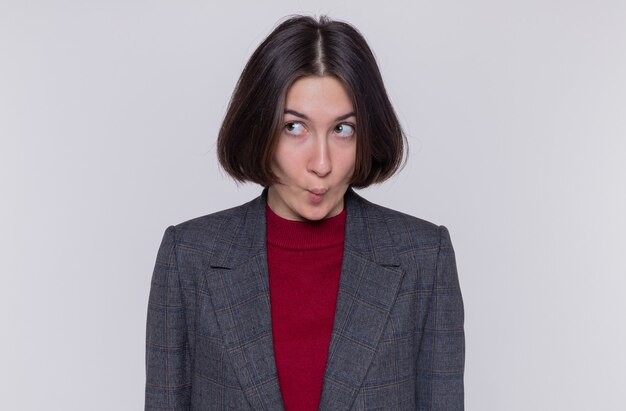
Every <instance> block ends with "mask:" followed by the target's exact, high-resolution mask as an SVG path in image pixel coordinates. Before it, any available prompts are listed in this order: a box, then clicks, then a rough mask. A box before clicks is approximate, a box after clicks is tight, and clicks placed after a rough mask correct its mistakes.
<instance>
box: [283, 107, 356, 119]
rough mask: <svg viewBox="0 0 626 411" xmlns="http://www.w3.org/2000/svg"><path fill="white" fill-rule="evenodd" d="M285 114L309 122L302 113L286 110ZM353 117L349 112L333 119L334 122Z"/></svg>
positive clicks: (352, 112)
mask: <svg viewBox="0 0 626 411" xmlns="http://www.w3.org/2000/svg"><path fill="white" fill-rule="evenodd" d="M285 114H292V115H294V116H296V117H300V118H302V119H304V120H309V118H308V117H307V116H306V115H304V114H302V113H298V112H297V111H296V110H291V109H286V110H285ZM354 115H355V114H354V111H351V112H349V113H346V114H342V115H340V116H339V117H337V118H336V119H335V121H341V120H345V119H347V118H349V117H352V116H354Z"/></svg>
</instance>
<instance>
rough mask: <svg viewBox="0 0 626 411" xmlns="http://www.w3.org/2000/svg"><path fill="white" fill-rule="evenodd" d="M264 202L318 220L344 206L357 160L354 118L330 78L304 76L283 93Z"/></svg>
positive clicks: (343, 93) (343, 94) (342, 92)
mask: <svg viewBox="0 0 626 411" xmlns="http://www.w3.org/2000/svg"><path fill="white" fill-rule="evenodd" d="M283 120H284V121H283V123H284V126H283V127H282V129H281V131H280V135H279V136H278V143H277V147H276V154H275V155H274V159H273V161H272V171H273V172H274V174H275V175H276V176H277V177H278V181H279V183H276V184H273V185H272V186H270V188H269V191H268V198H267V201H268V204H269V206H270V208H271V209H272V210H273V211H274V212H275V213H276V214H278V215H279V216H281V217H283V218H286V219H289V220H301V221H302V220H321V219H323V218H327V217H332V216H335V215H337V214H339V213H340V212H341V211H342V210H343V196H344V194H345V192H346V190H347V189H348V183H349V181H350V178H351V177H352V174H353V173H354V163H355V161H356V138H357V137H356V129H355V124H356V117H355V114H354V107H353V106H352V102H351V101H350V97H348V94H347V93H346V90H345V88H344V87H343V85H342V84H341V82H339V80H337V79H336V78H335V77H330V76H324V77H318V76H308V77H303V78H300V79H298V80H296V81H295V82H294V83H293V85H292V86H291V87H290V88H289V90H288V91H287V97H286V100H285V112H284V114H283Z"/></svg>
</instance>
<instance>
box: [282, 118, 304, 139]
mask: <svg viewBox="0 0 626 411" xmlns="http://www.w3.org/2000/svg"><path fill="white" fill-rule="evenodd" d="M285 131H286V132H287V134H291V135H292V136H299V135H302V134H303V133H304V125H302V123H298V122H295V121H294V122H290V123H287V124H285Z"/></svg>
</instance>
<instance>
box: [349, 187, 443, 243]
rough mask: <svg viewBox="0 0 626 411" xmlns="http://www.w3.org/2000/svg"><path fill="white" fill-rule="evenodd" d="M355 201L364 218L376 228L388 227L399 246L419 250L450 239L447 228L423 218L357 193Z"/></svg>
mask: <svg viewBox="0 0 626 411" xmlns="http://www.w3.org/2000/svg"><path fill="white" fill-rule="evenodd" d="M353 195H354V199H355V200H356V201H357V202H358V203H360V204H361V207H362V208H363V210H364V213H363V214H364V218H366V219H367V220H369V224H370V225H372V226H374V227H383V226H384V227H386V228H387V229H388V230H389V233H390V234H391V236H392V237H393V238H394V242H395V243H396V244H399V245H402V244H404V245H411V246H413V247H417V248H422V247H426V248H430V247H438V246H439V244H440V242H441V240H442V237H448V236H449V234H448V230H447V228H446V227H445V226H443V225H439V224H435V223H433V222H431V221H428V220H425V219H423V218H419V217H415V216H413V215H410V214H407V213H404V212H402V211H398V210H395V209H392V208H389V207H386V206H382V205H379V204H375V203H373V202H371V201H369V200H367V199H365V198H363V197H361V196H359V195H358V194H356V193H353Z"/></svg>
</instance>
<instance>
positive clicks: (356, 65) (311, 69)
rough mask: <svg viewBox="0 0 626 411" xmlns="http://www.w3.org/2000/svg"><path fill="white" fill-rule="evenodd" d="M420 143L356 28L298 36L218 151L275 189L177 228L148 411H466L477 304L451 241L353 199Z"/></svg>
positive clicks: (261, 59) (301, 31) (270, 50)
mask: <svg viewBox="0 0 626 411" xmlns="http://www.w3.org/2000/svg"><path fill="white" fill-rule="evenodd" d="M405 141H406V140H405V138H404V135H403V132H402V129H401V127H400V124H399V123H398V120H397V118H396V115H395V113H394V110H393V108H392V106H391V104H390V102H389V99H388V97H387V94H386V92H385V88H384V85H383V82H382V79H381V76H380V73H379V70H378V67H377V65H376V62H375V59H374V57H373V55H372V52H371V51H370V49H369V47H368V45H367V43H366V42H365V40H364V38H363V37H362V36H361V35H360V34H359V33H358V31H357V30H356V29H354V28H353V27H352V26H350V25H348V24H346V23H342V22H337V21H331V20H329V19H327V18H324V17H323V18H320V19H319V20H316V19H314V18H311V17H293V18H290V19H288V20H286V21H284V22H283V23H282V24H280V25H279V26H278V27H277V28H276V29H275V30H274V31H273V32H272V33H271V34H270V35H269V37H268V38H267V39H265V41H263V43H262V44H261V45H260V46H259V47H258V49H257V50H256V51H255V52H254V54H253V55H252V57H251V58H250V61H249V62H248V64H247V65H246V67H245V69H244V71H243V73H242V75H241V78H240V79H239V82H238V84H237V87H236V89H235V91H234V94H233V97H232V100H231V102H230V105H229V108H228V111H227V113H226V117H225V119H224V123H223V125H222V128H221V131H220V135H219V138H218V155H219V160H220V163H221V165H222V166H223V168H224V169H225V170H226V171H227V172H228V174H230V175H231V176H232V177H233V178H234V179H235V180H238V181H251V182H255V183H258V184H259V185H261V186H263V187H264V188H265V189H264V190H263V192H262V194H261V195H260V196H259V197H258V198H256V199H254V200H252V201H250V202H249V203H247V204H244V205H242V206H239V207H235V208H232V209H229V210H225V211H222V212H218V213H215V214H210V215H207V216H203V217H199V218H196V219H193V220H190V221H187V222H184V223H181V224H178V225H176V226H170V227H168V228H167V230H166V231H165V235H164V237H163V241H162V243H161V246H160V248H159V252H158V256H157V261H156V266H155V269H154V274H153V279H152V286H151V291H150V299H149V307H148V327H147V343H146V350H147V352H146V369H147V382H146V410H164V409H167V410H189V409H194V410H212V409H216V410H217V409H219V410H222V409H233V410H281V409H287V410H297V411H300V410H317V409H320V410H348V409H352V410H374V409H377V410H382V409H385V410H416V409H419V410H446V411H451V410H462V409H463V369H464V351H465V347H464V331H463V303H462V298H461V293H460V289H459V282H458V278H457V272H456V266H455V260H454V252H453V249H452V245H451V242H450V237H449V235H448V231H447V230H446V228H445V227H443V226H437V225H434V224H431V223H429V222H426V221H424V220H420V219H417V218H415V217H411V216H408V215H406V214H402V213H399V212H397V211H393V210H390V209H387V208H383V207H380V206H377V205H375V204H372V203H370V202H368V201H366V200H365V199H363V198H361V197H360V196H359V195H357V194H356V193H355V192H354V191H353V190H352V188H353V187H354V188H359V187H366V186H369V185H370V184H374V183H380V182H382V181H384V180H386V179H388V178H389V177H390V176H392V175H393V174H394V173H395V172H396V171H397V170H398V168H399V166H400V165H401V163H402V158H403V153H404V150H405Z"/></svg>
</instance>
